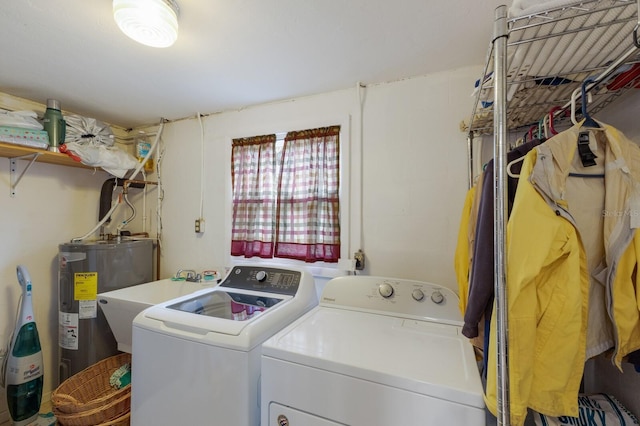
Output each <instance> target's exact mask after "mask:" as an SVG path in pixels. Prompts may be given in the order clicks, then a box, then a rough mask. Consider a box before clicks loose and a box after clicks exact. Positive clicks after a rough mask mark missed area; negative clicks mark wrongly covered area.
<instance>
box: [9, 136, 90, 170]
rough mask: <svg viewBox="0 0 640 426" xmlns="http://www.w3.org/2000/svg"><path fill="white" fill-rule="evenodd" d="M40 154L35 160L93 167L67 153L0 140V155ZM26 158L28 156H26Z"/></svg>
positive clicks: (87, 167) (85, 167)
mask: <svg viewBox="0 0 640 426" xmlns="http://www.w3.org/2000/svg"><path fill="white" fill-rule="evenodd" d="M36 153H37V154H40V155H39V156H38V158H37V160H36V161H38V162H41V163H49V164H57V165H59V166H67V167H79V168H83V169H93V167H91V166H86V165H84V164H82V163H80V162H78V161H75V160H73V159H72V158H71V157H69V156H68V155H67V154H61V153H59V152H51V151H47V150H44V149H37V148H30V147H28V146H22V145H16V144H12V143H7V142H2V141H0V157H7V158H15V157H21V156H23V155H31V154H36ZM27 159H28V158H27Z"/></svg>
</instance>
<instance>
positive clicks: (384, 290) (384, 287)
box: [378, 283, 393, 298]
mask: <svg viewBox="0 0 640 426" xmlns="http://www.w3.org/2000/svg"><path fill="white" fill-rule="evenodd" d="M378 292H379V293H380V296H382V297H384V298H389V297H391V296H393V287H391V284H387V283H384V284H380V286H379V287H378Z"/></svg>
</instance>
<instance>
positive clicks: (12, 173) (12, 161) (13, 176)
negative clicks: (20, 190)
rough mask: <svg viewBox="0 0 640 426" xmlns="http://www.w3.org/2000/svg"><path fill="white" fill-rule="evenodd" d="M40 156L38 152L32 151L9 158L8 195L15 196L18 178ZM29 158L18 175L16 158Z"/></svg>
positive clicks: (19, 178) (20, 177)
mask: <svg viewBox="0 0 640 426" xmlns="http://www.w3.org/2000/svg"><path fill="white" fill-rule="evenodd" d="M39 156H40V153H39V152H34V153H33V154H27V155H21V156H20V157H11V158H9V178H10V179H9V180H10V182H11V188H10V191H11V192H10V195H11V197H15V196H16V188H17V187H18V183H20V180H21V179H22V177H23V176H24V174H25V173H27V170H29V168H31V166H32V165H33V163H35V162H36V160H37V159H38V157H39ZM29 157H32V158H31V161H30V162H29V164H27V166H26V167H25V168H24V170H23V171H22V173H20V174H19V175H18V171H17V170H18V161H17V160H22V159H26V158H29Z"/></svg>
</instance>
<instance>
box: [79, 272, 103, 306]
mask: <svg viewBox="0 0 640 426" xmlns="http://www.w3.org/2000/svg"><path fill="white" fill-rule="evenodd" d="M97 297H98V273H97V272H76V273H75V274H74V275H73V300H96V299H97Z"/></svg>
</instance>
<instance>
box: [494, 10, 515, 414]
mask: <svg viewBox="0 0 640 426" xmlns="http://www.w3.org/2000/svg"><path fill="white" fill-rule="evenodd" d="M507 37H508V35H507V6H504V5H503V6H498V8H496V11H495V22H494V33H493V44H494V47H493V49H494V77H495V89H494V104H493V105H494V115H493V127H494V132H493V133H494V148H493V158H494V165H495V167H494V199H495V205H494V208H495V212H494V218H495V222H494V255H495V265H494V268H495V271H494V279H495V281H494V287H495V289H494V291H495V295H496V297H495V303H496V322H497V332H496V342H497V349H496V359H497V369H496V373H497V380H496V382H497V410H498V412H497V420H498V425H499V426H509V425H510V421H511V416H510V414H511V409H510V398H509V365H508V357H507V352H508V346H507V341H508V332H509V328H508V323H507V320H508V318H507V274H506V271H507V258H506V246H507V244H506V235H507V219H506V218H507V204H506V199H507V108H506V106H507Z"/></svg>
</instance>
